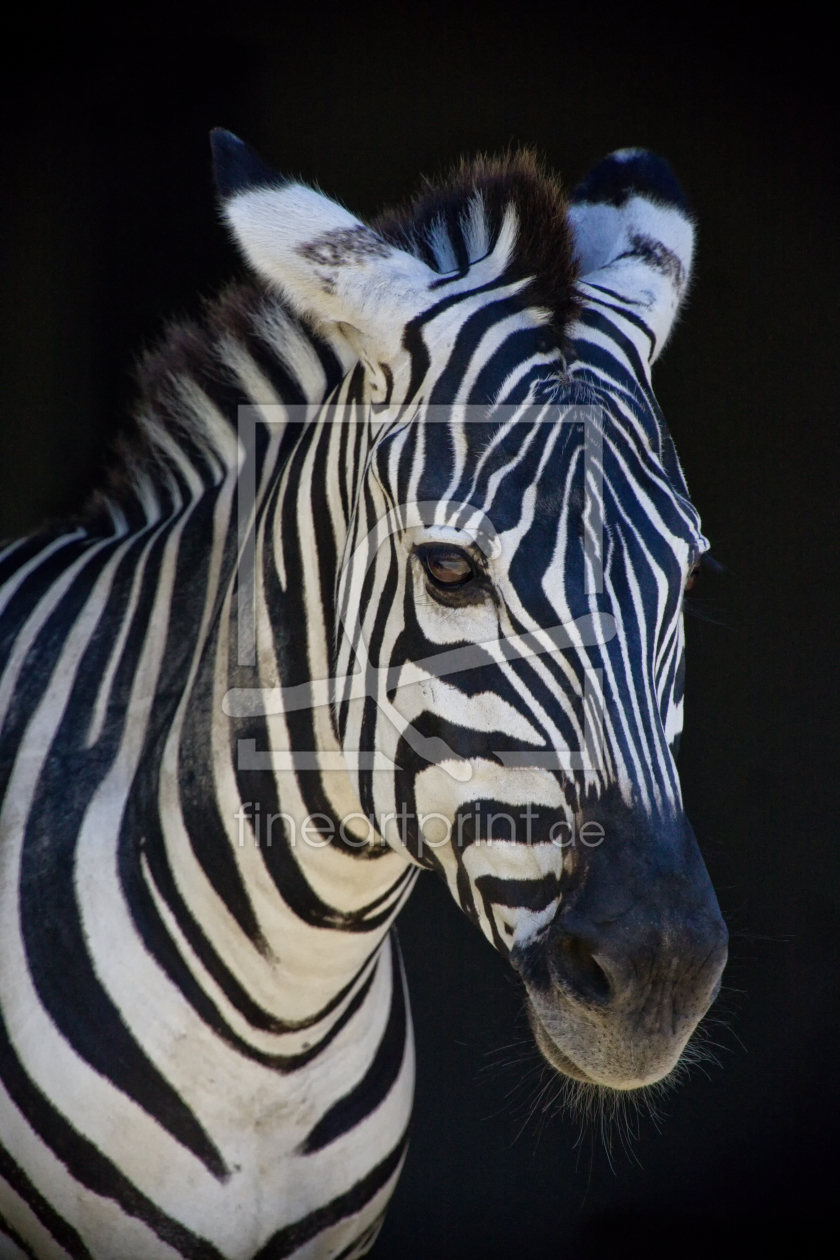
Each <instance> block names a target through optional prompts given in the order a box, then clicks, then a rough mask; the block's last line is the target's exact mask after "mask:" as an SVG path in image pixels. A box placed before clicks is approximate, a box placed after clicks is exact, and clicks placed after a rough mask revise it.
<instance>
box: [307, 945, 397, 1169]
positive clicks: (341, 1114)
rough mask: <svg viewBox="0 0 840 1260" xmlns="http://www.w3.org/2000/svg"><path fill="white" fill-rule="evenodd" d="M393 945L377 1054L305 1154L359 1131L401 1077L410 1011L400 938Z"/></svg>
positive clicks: (309, 1139) (311, 1137)
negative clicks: (386, 1009) (386, 1005)
mask: <svg viewBox="0 0 840 1260" xmlns="http://www.w3.org/2000/svg"><path fill="white" fill-rule="evenodd" d="M391 940H392V945H391V959H392V966H391V1010H390V1012H389V1015H388V1022H387V1024H386V1025H385V1031H384V1033H383V1034H382V1040H381V1041H380V1043H379V1045H378V1047H377V1050H376V1054H375V1055H374V1056H373V1059H372V1060H371V1064H370V1067H369V1068H368V1070H367V1071H366V1072H365V1074H364V1076H363V1077H362V1079H361V1080H360V1081H359V1082H358V1084H357V1085H354V1086H353V1088H352V1089H351V1090H350V1092H349V1093H347V1094H345V1095H344V1097H343V1098H339V1100H338V1102H335V1103H333V1105H332V1106H331V1107H330V1109H329V1110H328V1111H326V1112H325V1113H324V1115H323V1116H322V1117H321V1119H320V1120H319V1121H318V1123H317V1124H316V1125H315V1127H314V1128H313V1129H311V1130H310V1132H309V1133H308V1134H307V1136H306V1138H305V1140H304V1141H303V1143H302V1144H301V1147H300V1151H301V1154H303V1155H311V1154H312V1153H313V1152H314V1151H320V1150H323V1148H324V1147H325V1146H329V1145H330V1143H331V1142H335V1141H337V1140H338V1138H340V1137H341V1136H342V1135H343V1134H345V1133H349V1132H350V1130H351V1129H355V1127H356V1125H358V1124H361V1123H362V1121H363V1120H364V1119H366V1118H367V1116H369V1115H372V1114H373V1112H374V1111H376V1108H377V1107H379V1106H380V1105H381V1103H383V1102H384V1101H385V1099H386V1098H387V1097H388V1095H389V1094H390V1092H391V1090H392V1089H393V1087H394V1083H395V1081H396V1079H397V1077H398V1076H399V1074H400V1069H401V1068H402V1063H403V1057H404V1055H405V1034H406V1008H405V993H404V991H403V978H402V968H401V966H400V959H399V947H398V945H397V938H396V935H394V936H392V938H391Z"/></svg>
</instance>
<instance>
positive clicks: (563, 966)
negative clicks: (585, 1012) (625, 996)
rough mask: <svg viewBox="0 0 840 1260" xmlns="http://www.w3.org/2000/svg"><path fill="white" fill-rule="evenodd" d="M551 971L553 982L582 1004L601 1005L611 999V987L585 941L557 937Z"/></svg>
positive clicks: (570, 937) (576, 937)
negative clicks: (560, 985) (563, 986)
mask: <svg viewBox="0 0 840 1260" xmlns="http://www.w3.org/2000/svg"><path fill="white" fill-rule="evenodd" d="M553 954H554V957H553V958H552V971H553V973H554V976H555V978H556V979H557V980H559V981H560V982H561V983H562V984H564V985H566V986H567V987H568V988H570V989H571V990H572V991H573V992H574V994H575V996H576V997H579V998H581V999H582V1000H583V1001H585V1002H597V1003H599V1004H603V1003H604V1002H607V1001H609V999H610V997H611V996H612V985H611V984H610V980H609V977H608V975H607V973H606V972H605V971H604V969H603V967H602V966H601V965H600V964H599V963H598V962H597V960H596V958H595V955H594V954H593V953H592V950H591V948H590V947H589V945H587V943H586V941H584V940H582V939H581V937H579V936H561V937H560V938H559V939H558V940H556V941H555V943H554V950H553Z"/></svg>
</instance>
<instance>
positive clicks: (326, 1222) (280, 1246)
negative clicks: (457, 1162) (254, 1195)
mask: <svg viewBox="0 0 840 1260" xmlns="http://www.w3.org/2000/svg"><path fill="white" fill-rule="evenodd" d="M407 1145H408V1129H406V1131H405V1133H404V1134H403V1135H402V1137H401V1138H400V1140H399V1142H398V1143H397V1145H396V1146H395V1147H394V1149H393V1150H392V1151H391V1152H390V1154H389V1155H386V1156H385V1158H384V1159H383V1160H382V1161H381V1162H380V1163H378V1164H377V1165H376V1167H375V1168H372V1169H371V1171H370V1172H369V1173H368V1174H367V1176H365V1177H362V1178H361V1180H360V1181H357V1182H356V1184H355V1185H354V1186H351V1187H350V1189H349V1190H347V1191H345V1193H344V1194H340V1195H338V1197H337V1198H335V1199H333V1200H332V1202H330V1203H327V1204H325V1205H324V1207H321V1208H316V1209H315V1211H314V1212H310V1213H309V1215H308V1216H304V1217H302V1218H301V1219H300V1220H299V1221H295V1223H294V1224H293V1225H287V1226H286V1228H285V1229H281V1230H278V1231H277V1233H276V1234H274V1235H273V1237H271V1238H269V1240H268V1242H267V1243H266V1244H265V1246H264V1247H263V1248H262V1249H261V1250H260V1251H258V1252H257V1254H256V1256H254V1260H284V1257H286V1256H290V1255H292V1253H293V1252H295V1251H297V1249H298V1248H299V1247H302V1246H303V1245H304V1243H307V1242H309V1240H310V1239H311V1238H316V1237H317V1236H318V1234H322V1233H323V1232H324V1231H325V1230H327V1229H329V1228H330V1226H331V1225H336V1224H337V1223H338V1222H339V1221H342V1220H345V1219H346V1217H348V1216H355V1215H356V1213H357V1212H361V1210H362V1209H363V1208H364V1207H365V1205H366V1204H367V1203H369V1202H370V1200H371V1199H372V1198H373V1196H374V1195H375V1194H377V1193H378V1191H380V1190H381V1189H382V1187H383V1186H384V1185H386V1184H387V1182H388V1181H390V1179H391V1177H392V1176H393V1175H394V1173H395V1172H396V1170H397V1168H398V1167H399V1165H400V1160H401V1159H402V1157H403V1154H404V1152H405V1149H406V1147H407Z"/></svg>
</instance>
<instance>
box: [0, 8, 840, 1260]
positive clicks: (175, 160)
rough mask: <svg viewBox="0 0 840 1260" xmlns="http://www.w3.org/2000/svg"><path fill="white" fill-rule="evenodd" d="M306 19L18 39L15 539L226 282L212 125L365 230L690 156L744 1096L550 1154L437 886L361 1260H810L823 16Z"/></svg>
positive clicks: (829, 1164)
mask: <svg viewBox="0 0 840 1260" xmlns="http://www.w3.org/2000/svg"><path fill="white" fill-rule="evenodd" d="M300 8H301V9H302V10H304V11H305V10H306V8H307V6H300ZM310 8H311V14H310V16H309V17H307V18H304V17H300V16H299V17H296V18H295V19H294V20H292V19H291V18H290V16H289V14H288V13H287V12H285V11H284V9H283V8H282V6H279V5H277V6H260V5H251V6H244V7H243V6H241V5H240V6H238V7H237V6H231V11H230V12H229V13H228V15H227V17H226V19H225V21H224V22H216V21H213V20H211V19H210V18H209V17H208V16H207V12H206V10H204V11H203V16H202V15H201V14H195V15H193V14H187V13H186V11H182V10H178V11H177V12H175V13H174V14H173V13H172V12H169V13H168V14H167V15H166V16H162V15H161V16H156V15H155V12H154V10H153V9H150V8H147V7H145V6H143V7H142V8H139V9H138V13H137V15H136V16H135V17H131V18H127V17H123V18H122V19H120V21H119V24H117V23H116V21H115V20H114V19H110V24H109V22H103V23H102V24H97V25H96V26H94V25H93V24H91V25H90V26H88V27H86V28H84V29H82V28H81V27H79V26H78V25H77V24H71V23H70V22H69V21H68V22H66V23H65V24H64V25H61V26H53V27H51V28H50V27H48V26H45V25H44V24H42V25H41V26H40V27H38V28H37V29H36V28H35V27H34V26H33V28H32V32H31V34H29V35H27V34H24V33H23V32H21V33H20V35H19V36H18V37H16V39H15V40H14V41H12V43H13V45H14V47H12V45H11V44H9V43H8V41H7V50H6V53H5V69H4V75H3V91H4V95H5V100H4V109H3V120H4V124H3V135H2V140H1V141H0V148H2V164H1V165H0V171H2V176H3V186H2V210H1V211H0V213H2V220H1V222H2V231H1V232H0V243H1V244H2V250H3V261H2V271H0V283H1V284H2V299H1V305H0V319H2V336H1V337H0V404H1V405H2V419H0V537H2V536H4V535H6V536H8V535H10V534H12V533H16V532H19V531H22V530H24V529H26V528H29V527H31V526H33V525H35V524H36V523H38V522H39V521H40V520H41V519H42V518H43V517H44V516H45V515H48V514H54V513H61V512H63V511H65V510H67V509H70V508H72V507H74V506H75V505H76V504H77V503H78V501H79V498H80V496H81V495H82V494H83V493H84V491H85V489H86V488H87V487H88V486H89V485H90V484H91V483H92V480H93V478H94V477H95V475H96V469H97V466H98V463H99V461H100V460H101V458H102V453H103V451H104V449H105V447H106V445H107V441H108V438H109V435H110V434H112V433H113V431H114V428H115V426H116V424H117V423H118V419H119V416H120V414H122V413H123V412H124V410H125V409H126V407H127V406H128V405H129V403H130V399H131V392H132V391H131V381H130V373H131V366H132V362H133V359H134V357H135V355H136V353H137V352H138V351H139V350H140V348H141V347H142V346H143V345H144V344H146V343H148V342H149V341H150V340H153V339H154V338H155V337H156V336H157V335H159V333H160V331H161V328H162V325H163V320H164V318H165V317H167V316H171V315H177V314H180V313H183V312H191V311H196V310H197V309H198V307H199V304H200V298H201V296H202V295H203V296H208V295H212V293H213V291H214V289H216V288H217V287H218V286H219V285H220V284H221V283H222V281H223V280H225V279H226V278H228V277H230V276H231V275H232V274H234V273H235V272H236V270H237V268H238V262H237V260H236V257H235V255H234V251H233V249H232V246H231V245H230V244H229V242H228V241H227V240H226V238H225V235H224V233H223V231H222V229H221V227H220V225H219V222H218V218H217V214H216V211H215V207H214V201H213V194H212V188H211V182H210V172H209V160H208V148H207V131H208V129H209V128H210V127H211V126H212V125H217V124H220V125H224V126H227V127H229V128H231V129H233V130H235V131H237V132H239V133H240V134H241V135H242V136H243V137H244V138H246V139H248V140H249V141H250V142H251V143H252V144H254V145H255V146H256V147H257V148H258V149H259V150H260V151H261V152H262V153H263V155H264V156H265V157H266V158H267V159H268V160H269V161H270V162H272V163H273V164H274V165H275V166H276V167H277V168H279V169H280V170H282V171H283V172H284V173H286V174H293V175H299V176H302V177H303V178H304V179H306V180H307V181H310V182H317V183H318V184H319V185H320V186H321V187H322V188H323V189H324V190H325V191H327V192H329V193H330V194H331V195H333V196H336V197H337V198H338V199H339V200H342V201H343V202H345V203H346V204H348V205H349V206H350V207H351V208H353V209H354V210H355V211H357V212H359V213H361V214H363V215H364V214H372V213H374V212H376V211H377V210H378V209H379V208H380V207H381V206H382V205H383V204H385V203H391V202H394V201H396V200H398V199H400V198H401V197H403V196H405V195H406V194H407V193H409V192H410V191H411V190H412V189H413V188H414V186H415V184H416V181H417V178H418V176H419V175H420V174H434V173H435V171H437V170H439V169H440V168H441V167H443V166H445V165H447V164H448V163H449V162H451V161H452V160H454V159H455V158H457V157H458V156H459V155H460V154H462V153H464V152H466V153H471V152H475V151H476V150H479V149H485V150H498V149H500V148H502V147H505V146H507V145H508V144H509V143H511V142H516V143H520V142H521V143H526V144H531V145H535V146H536V147H537V148H538V149H539V150H540V151H541V152H542V153H543V154H544V155H545V156H546V157H547V158H548V160H549V162H550V164H551V165H552V166H554V167H555V168H556V169H558V170H559V171H560V173H561V174H562V175H563V177H564V179H565V180H566V181H567V182H568V183H570V184H574V183H575V182H576V181H577V180H578V179H579V178H580V177H581V176H582V175H583V174H584V173H585V171H586V170H587V168H588V167H589V165H590V164H591V163H592V162H594V161H596V160H597V159H598V158H599V157H601V156H602V155H603V154H605V153H607V152H609V151H610V150H612V149H614V148H618V147H622V146H625V145H646V146H649V147H651V148H653V149H655V150H657V151H658V152H660V153H661V154H662V155H663V156H665V157H666V158H667V159H668V161H669V162H670V163H671V164H672V166H673V167H674V169H675V171H676V173H677V174H678V176H679V177H680V179H681V180H682V182H683V185H684V187H685V189H686V191H687V193H688V195H689V198H690V200H691V203H692V205H693V208H694V210H695V212H696V215H697V218H698V222H699V251H698V257H697V267H696V279H695V282H694V285H693V288H692V292H691V296H690V300H689V302H688V304H687V307H686V309H685V311H684V314H683V316H682V318H681V321H680V324H679V326H678V328H677V330H676V332H675V334H674V336H673V341H672V343H671V344H670V346H669V347H668V349H667V351H666V353H665V355H664V357H663V360H662V362H661V363H660V364H659V365H658V370H657V374H656V384H657V390H658V393H659V396H660V400H661V402H662V404H663V407H664V410H665V413H666V416H667V417H668V419H669V421H670V424H671V428H672V431H673V434H674V437H675V439H676V442H677V447H678V449H679V451H680V455H681V458H682V462H683V465H684V468H685V471H686V474H687V477H688V481H689V485H690V487H691V489H692V494H693V497H694V500H695V502H696V503H697V505H698V506H699V508H700V510H701V512H702V513H703V519H704V525H705V530H706V533H707V535H708V536H709V537H710V539H711V541H712V545H713V554H715V555H716V557H717V558H718V560H720V561H721V562H722V563H723V564H724V565H725V566H726V572H725V574H724V575H723V577H722V578H720V579H718V580H716V582H714V583H712V584H711V585H710V586H707V587H706V588H705V589H703V588H701V590H700V591H699V592H698V599H699V601H700V606H701V608H702V609H703V610H704V611H705V612H706V614H707V615H708V616H709V617H711V618H712V620H698V619H693V620H691V622H690V624H689V626H688V639H689V676H688V691H687V730H686V735H685V737H684V741H683V750H682V754H681V772H682V776H683V783H684V790H685V796H686V799H687V805H688V810H689V816H690V817H691V818H692V821H693V823H694V826H695V830H696V832H697V835H698V838H699V840H700V842H701V845H702V847H703V850H704V853H705V855H706V858H707V862H708V865H709V868H710V870H711V873H712V876H713V879H714V881H715V885H716V887H717V889H718V891H719V897H720V900H721V904H722V906H723V909H724V913H725V915H726V917H727V920H728V922H729V925H730V928H731V932H732V948H731V961H730V964H729V966H728V969H727V973H726V978H725V979H726V989H725V992H724V994H723V997H722V999H721V1001H720V1003H719V1008H720V1009H719V1010H718V1008H715V1012H714V1014H715V1015H716V1016H720V1019H721V1020H722V1021H723V1022H722V1023H721V1024H719V1023H714V1022H713V1023H712V1024H711V1025H710V1034H711V1037H712V1040H713V1041H714V1042H716V1043H718V1044H719V1046H720V1047H721V1048H720V1049H718V1051H717V1055H718V1058H719V1060H720V1066H715V1065H706V1068H705V1071H701V1070H700V1069H694V1070H693V1072H692V1074H691V1077H690V1079H689V1080H688V1082H687V1083H685V1084H683V1085H682V1086H681V1087H680V1088H679V1089H678V1090H676V1091H675V1092H674V1093H672V1094H671V1095H670V1096H669V1098H668V1099H667V1100H666V1101H665V1103H664V1104H663V1107H662V1110H663V1112H664V1118H663V1120H662V1121H661V1123H660V1125H659V1127H658V1128H657V1126H656V1125H655V1124H654V1123H653V1122H652V1121H651V1120H650V1119H643V1120H642V1121H641V1122H640V1124H639V1126H638V1128H639V1131H638V1136H637V1137H636V1138H635V1139H634V1140H633V1141H632V1143H631V1145H630V1153H629V1155H628V1153H627V1152H626V1151H624V1150H623V1149H622V1145H621V1142H620V1141H619V1140H618V1139H617V1138H614V1140H613V1153H612V1162H610V1160H609V1159H608V1157H607V1154H606V1151H605V1149H604V1144H603V1142H602V1140H601V1137H600V1135H599V1132H598V1130H597V1128H593V1127H592V1126H589V1127H586V1126H584V1128H583V1130H582V1131H581V1126H580V1124H579V1123H577V1122H575V1121H574V1120H570V1119H568V1118H562V1117H553V1118H542V1119H541V1113H540V1109H539V1106H537V1110H536V1114H535V1116H534V1117H532V1118H531V1119H530V1120H529V1119H528V1113H529V1109H530V1108H531V1105H532V1104H533V1103H534V1102H535V1100H536V1096H537V1093H538V1090H539V1088H540V1086H541V1084H542V1083H543V1078H542V1076H541V1073H540V1071H539V1069H538V1067H537V1059H536V1054H535V1052H533V1051H531V1050H529V1049H528V1047H527V1032H526V1029H525V1027H524V1021H523V1018H522V1016H521V1010H520V1008H521V1002H520V997H519V994H518V991H517V987H516V984H515V982H514V978H513V976H512V974H511V973H509V971H508V970H507V968H506V967H505V965H504V964H503V963H502V961H501V959H499V958H498V957H496V956H495V955H494V954H493V952H492V951H491V949H490V947H489V946H488V945H487V944H486V942H485V941H484V940H483V939H482V938H480V937H479V936H478V934H477V933H476V932H475V931H474V929H472V928H471V927H470V925H469V924H468V923H467V922H466V920H465V919H463V918H462V917H461V916H460V915H459V913H458V912H457V911H456V909H455V908H454V906H451V905H450V904H448V898H447V894H446V893H445V890H444V889H443V888H442V887H441V888H439V887H438V886H437V885H436V884H435V883H434V882H433V881H432V878H431V877H424V878H423V879H422V880H421V885H422V887H420V888H419V889H418V891H417V893H416V894H415V897H414V899H413V902H412V904H411V905H410V906H409V908H408V910H407V911H406V913H405V915H404V919H403V925H402V929H401V937H402V940H403V944H404V948H405V952H406V955H407V965H408V969H409V975H410V982H411V987H412V994H413V1008H414V1017H415V1025H416V1035H417V1049H418V1059H419V1063H418V1084H417V1098H416V1107H415V1126H414V1137H413V1141H412V1145H411V1149H410V1152H409V1156H408V1161H407V1164H406V1168H405V1171H404V1173H403V1177H402V1180H401V1182H400V1185H399V1188H398V1190H397V1193H396V1195H395V1198H394V1200H393V1204H392V1207H391V1209H390V1212H389V1215H388V1218H387V1221H386V1225H385V1228H384V1231H383V1234H382V1236H381V1239H380V1242H379V1243H378V1244H377V1247H376V1250H375V1252H374V1255H375V1256H377V1257H400V1258H404V1260H410V1258H413V1257H431V1256H435V1257H440V1258H441V1260H449V1257H462V1258H464V1260H470V1258H471V1257H473V1256H481V1257H485V1258H486V1260H496V1258H497V1257H499V1258H501V1257H509V1256H511V1255H517V1256H520V1255H521V1256H527V1257H534V1258H535V1260H536V1258H541V1257H555V1256H557V1257H561V1256H562V1257H565V1256H571V1257H576V1256H579V1255H580V1256H587V1257H598V1256H600V1255H602V1254H603V1255H607V1254H610V1255H611V1254H613V1253H614V1251H615V1250H616V1248H617V1247H618V1248H620V1250H621V1251H622V1253H623V1254H625V1255H633V1254H636V1253H637V1252H638V1253H639V1254H642V1252H644V1254H645V1255H646V1256H651V1255H659V1254H661V1255H677V1254H679V1255H688V1254H693V1250H694V1249H696V1250H697V1251H698V1253H699V1252H700V1250H702V1251H703V1252H704V1253H705V1252H706V1251H707V1250H709V1249H714V1250H715V1251H716V1252H717V1254H727V1252H728V1251H729V1249H730V1247H731V1248H732V1249H733V1250H734V1249H735V1247H736V1246H737V1247H738V1248H739V1249H741V1248H742V1249H743V1253H744V1254H747V1255H749V1254H751V1252H752V1248H753V1247H759V1246H762V1247H763V1246H765V1245H767V1244H769V1243H770V1242H773V1241H780V1240H782V1239H784V1240H786V1241H789V1242H790V1243H791V1245H792V1250H793V1251H794V1254H795V1253H796V1252H797V1250H798V1249H799V1248H800V1247H801V1246H803V1245H806V1244H805V1242H804V1240H805V1235H806V1233H809V1232H810V1231H811V1230H812V1229H813V1228H815V1227H816V1226H817V1225H818V1224H819V1223H820V1222H821V1221H823V1220H827V1219H828V1218H829V1217H832V1218H833V1217H835V1216H836V1193H837V1192H836V1185H837V1173H838V1159H837V1154H836V1151H837V1139H836V1136H835V1133H836V1127H837V1122H838V1105H837V1104H838V1093H840V1091H838V1066H837V1055H838V1038H837V1035H836V1034H837V1024H838V1013H837V1012H838V997H839V996H840V992H839V991H840V968H838V962H840V930H838V929H839V928H840V922H839V921H838V920H839V918H840V916H838V909H840V871H838V844H837V838H836V833H837V805H838V802H837V782H838V776H837V769H836V764H837V756H836V750H837V740H836V737H835V736H836V732H835V730H834V725H833V721H832V719H833V718H834V716H835V712H836V709H837V704H838V693H837V678H836V673H835V671H834V659H835V652H836V643H837V634H836V628H835V621H834V610H833V602H834V587H835V581H836V566H835V554H836V537H837V519H836V518H837V506H836V505H837V501H838V486H837V454H838V441H837V432H838V430H837V423H838V416H837V410H838V404H837V395H838V385H837V371H836V360H837V354H836V345H837V339H838V319H837V294H838V276H837V254H838V244H837V242H838V236H839V235H840V233H838V215H837V204H838V202H837V188H836V185H837V175H836V172H837V154H836V149H835V146H834V145H833V143H832V141H833V134H834V130H835V127H834V123H835V115H836V112H837V111H836V101H835V99H834V80H833V77H832V76H833V75H834V73H835V69H834V65H833V62H832V58H831V48H832V46H833V40H831V39H830V38H829V36H828V32H827V31H826V30H818V29H816V28H814V27H808V26H807V24H805V23H804V22H803V19H802V18H801V16H800V15H794V18H793V21H792V22H791V29H778V30H777V29H773V28H772V27H767V26H761V27H755V26H753V27H751V28H749V29H748V28H747V27H746V26H745V28H744V29H743V31H741V30H738V29H737V28H736V27H735V26H733V24H732V22H731V21H730V22H718V23H712V22H711V21H709V20H707V19H700V18H697V19H695V22H696V24H695V26H694V27H693V28H692V27H690V26H688V25H684V26H681V27H679V28H676V27H674V26H672V25H670V24H668V25H662V24H660V23H655V22H654V20H653V18H652V17H645V15H644V12H643V11H637V10H634V9H630V8H629V7H628V8H627V9H626V10H625V12H624V13H623V16H621V17H619V16H618V15H617V14H611V13H610V12H609V11H604V10H602V9H600V8H599V7H597V6H591V7H590V8H589V9H586V8H584V9H583V11H581V9H580V7H579V6H575V7H574V9H573V8H572V7H571V6H564V5H555V6H554V9H553V10H552V12H553V16H552V17H551V18H547V17H546V16H545V15H544V14H543V13H542V12H540V14H539V16H538V15H537V13H536V11H530V10H529V9H528V8H527V7H526V6H521V5H520V6H516V5H508V7H507V8H506V9H505V10H501V9H500V10H499V11H498V13H496V12H495V11H494V10H493V9H492V8H488V7H486V6H485V7H483V8H482V9H480V10H479V9H476V10H474V11H472V12H471V13H470V14H469V15H467V14H466V13H465V14H464V16H463V17H456V16H453V15H452V14H451V13H450V14H449V15H448V16H447V15H443V14H441V13H437V12H436V11H434V10H430V9H428V8H425V9H417V10H416V11H412V12H409V11H397V10H395V11H392V12H391V14H390V16H389V17H387V18H386V19H385V20H384V21H383V20H382V18H381V16H380V17H378V18H376V17H374V15H373V14H367V13H365V12H364V11H363V10H359V9H358V8H354V9H352V10H349V9H348V10H346V11H345V15H344V16H343V17H342V18H340V19H339V18H337V17H336V16H335V15H333V14H332V13H329V14H328V13H327V11H323V10H319V9H317V8H316V7H315V6H310ZM697 12H698V13H699V10H698V11H697ZM764 20H765V21H766V20H767V19H766V18H765V19H764ZM501 1047H510V1048H509V1049H507V1050H500V1049H499V1048H501ZM532 1069H534V1070H532Z"/></svg>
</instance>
